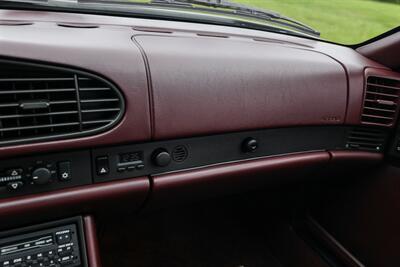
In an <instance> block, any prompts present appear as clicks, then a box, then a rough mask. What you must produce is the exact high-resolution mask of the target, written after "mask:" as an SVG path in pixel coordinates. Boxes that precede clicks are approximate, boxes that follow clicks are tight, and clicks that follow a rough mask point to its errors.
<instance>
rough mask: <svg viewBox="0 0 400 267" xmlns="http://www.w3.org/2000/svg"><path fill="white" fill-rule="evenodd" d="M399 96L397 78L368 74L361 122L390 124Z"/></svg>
mask: <svg viewBox="0 0 400 267" xmlns="http://www.w3.org/2000/svg"><path fill="white" fill-rule="evenodd" d="M399 96H400V81H399V80H394V79H388V78H383V77H375V76H369V77H368V78H367V84H366V91H365V99H364V107H363V112H362V115H361V121H362V123H364V124H372V125H381V126H392V125H393V124H394V122H395V118H396V114H397V110H398V105H399Z"/></svg>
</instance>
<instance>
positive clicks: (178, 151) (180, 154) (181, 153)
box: [172, 146, 188, 162]
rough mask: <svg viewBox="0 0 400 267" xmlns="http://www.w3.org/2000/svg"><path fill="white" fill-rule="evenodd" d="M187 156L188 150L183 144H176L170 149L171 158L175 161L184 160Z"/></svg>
mask: <svg viewBox="0 0 400 267" xmlns="http://www.w3.org/2000/svg"><path fill="white" fill-rule="evenodd" d="M187 156H188V151H187V149H186V147H185V146H177V147H175V148H174V150H173V151H172V159H173V160H174V161H176V162H182V161H184V160H185V159H186V158H187Z"/></svg>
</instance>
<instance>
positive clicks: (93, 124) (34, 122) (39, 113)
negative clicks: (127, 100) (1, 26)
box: [0, 60, 124, 145]
mask: <svg viewBox="0 0 400 267" xmlns="http://www.w3.org/2000/svg"><path fill="white" fill-rule="evenodd" d="M123 103H124V101H123V99H122V95H121V94H120V92H119V91H118V90H117V89H116V88H115V87H114V86H113V85H112V84H111V83H110V82H108V81H106V80H104V79H103V78H100V77H97V76H95V75H93V74H89V73H85V72H81V71H76V70H70V69H64V68H58V67H52V66H44V65H37V64H30V63H21V62H14V61H8V60H0V145H3V144H10V143H19V142H33V141H39V140H48V139H59V138H67V137H75V136H81V135H88V134H94V133H97V132H100V131H105V130H106V129H109V128H110V127H112V126H113V125H114V124H115V123H117V122H118V120H119V119H120V118H121V116H122V114H123V111H124V104H123Z"/></svg>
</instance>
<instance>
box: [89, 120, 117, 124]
mask: <svg viewBox="0 0 400 267" xmlns="http://www.w3.org/2000/svg"><path fill="white" fill-rule="evenodd" d="M110 122H112V120H97V121H84V122H83V124H84V125H89V124H108V123H110Z"/></svg>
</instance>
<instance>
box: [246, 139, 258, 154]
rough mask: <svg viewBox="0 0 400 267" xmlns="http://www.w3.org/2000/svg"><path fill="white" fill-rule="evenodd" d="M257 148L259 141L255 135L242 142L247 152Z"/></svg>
mask: <svg viewBox="0 0 400 267" xmlns="http://www.w3.org/2000/svg"><path fill="white" fill-rule="evenodd" d="M257 148H258V141H257V140H256V139H255V138H253V137H249V138H246V139H245V140H244V141H243V143H242V150H243V152H245V153H249V152H254V151H256V150H257Z"/></svg>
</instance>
